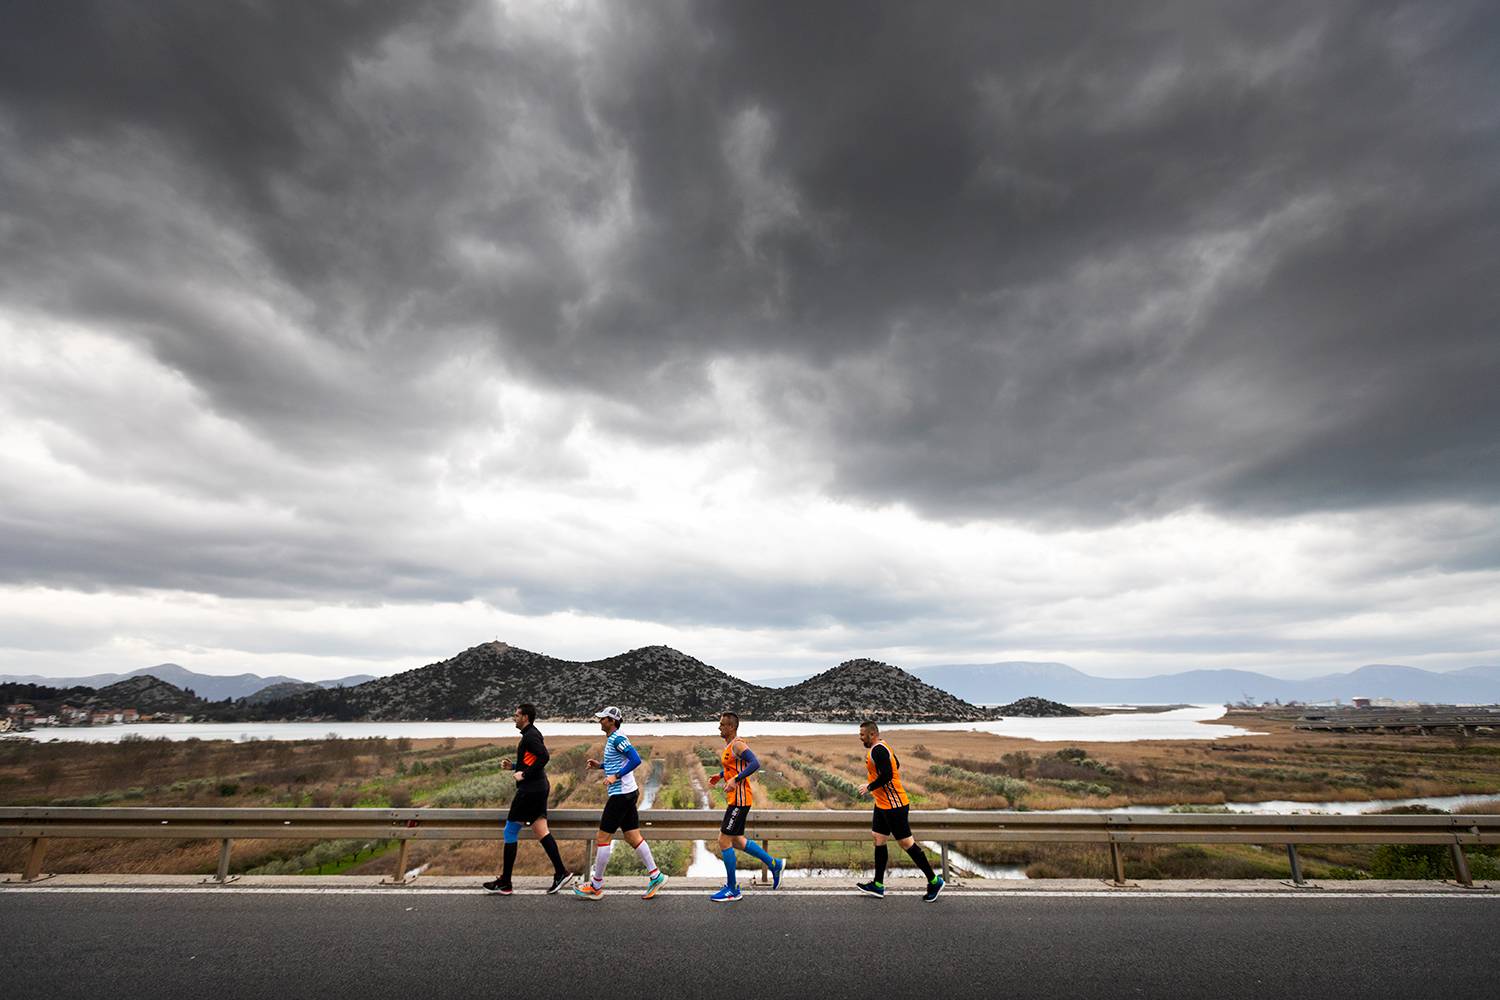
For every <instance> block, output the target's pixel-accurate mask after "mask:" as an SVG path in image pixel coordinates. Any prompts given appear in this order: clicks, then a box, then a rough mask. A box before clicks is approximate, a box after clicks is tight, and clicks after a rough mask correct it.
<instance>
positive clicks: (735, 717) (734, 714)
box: [719, 712, 740, 729]
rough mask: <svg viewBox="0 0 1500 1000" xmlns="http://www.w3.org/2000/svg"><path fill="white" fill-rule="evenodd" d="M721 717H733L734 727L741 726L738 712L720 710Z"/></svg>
mask: <svg viewBox="0 0 1500 1000" xmlns="http://www.w3.org/2000/svg"><path fill="white" fill-rule="evenodd" d="M719 718H721V719H733V720H734V728H736V729H738V728H740V716H739V713H738V712H720V713H719Z"/></svg>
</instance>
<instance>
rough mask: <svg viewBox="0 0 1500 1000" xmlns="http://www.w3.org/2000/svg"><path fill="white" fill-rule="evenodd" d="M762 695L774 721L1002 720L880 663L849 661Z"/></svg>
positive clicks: (764, 713) (765, 713)
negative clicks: (800, 681) (803, 719)
mask: <svg viewBox="0 0 1500 1000" xmlns="http://www.w3.org/2000/svg"><path fill="white" fill-rule="evenodd" d="M761 690H762V691H765V692H767V694H766V695H765V696H764V699H765V700H764V701H761V702H758V703H757V707H758V708H759V712H758V713H757V714H758V716H759V717H761V718H769V719H802V718H806V719H819V720H827V721H830V722H833V721H840V722H844V721H847V722H857V721H860V720H861V719H874V720H875V721H877V722H978V721H981V720H984V719H993V718H996V717H997V713H995V712H992V711H989V710H987V709H983V708H980V707H978V706H977V705H971V704H969V703H968V702H966V701H961V700H959V699H958V698H955V697H953V695H951V694H949V693H948V692H946V691H942V690H939V689H938V688H935V687H933V686H932V685H931V684H924V683H923V682H921V681H919V680H917V679H916V678H915V677H913V676H912V675H911V674H909V673H907V672H906V671H905V670H902V669H901V668H900V667H893V666H891V665H890V664H889V663H881V662H879V661H877V660H847V661H845V662H844V663H840V664H839V665H838V666H836V667H834V668H833V669H832V670H825V671H823V673H821V674H818V675H816V676H814V677H810V678H808V679H807V680H805V681H803V682H802V683H801V684H793V685H792V686H790V687H785V688H762V689H761Z"/></svg>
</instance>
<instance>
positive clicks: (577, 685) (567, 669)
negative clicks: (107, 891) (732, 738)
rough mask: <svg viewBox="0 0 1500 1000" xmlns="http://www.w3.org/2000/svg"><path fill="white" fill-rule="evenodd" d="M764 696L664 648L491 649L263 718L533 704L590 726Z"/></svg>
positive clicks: (396, 714) (686, 714)
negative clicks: (599, 652)
mask: <svg viewBox="0 0 1500 1000" xmlns="http://www.w3.org/2000/svg"><path fill="white" fill-rule="evenodd" d="M764 690H766V689H763V688H759V687H757V686H755V685H753V684H750V683H748V682H747V681H742V680H740V679H739V678H737V677H732V676H730V675H729V674H726V673H724V672H723V671H722V670H718V669H716V668H714V667H710V666H709V665H708V664H706V663H703V662H702V661H700V660H696V659H694V658H693V657H691V656H688V655H687V654H686V653H681V652H678V651H677V650H675V649H670V648H668V647H666V646H647V647H644V648H642V649H634V650H631V651H630V652H628V653H622V654H620V655H618V656H611V657H609V658H607V659H603V660H591V661H588V662H580V661H576V660H560V659H557V658H555V657H551V656H546V655H544V654H542V653H533V652H530V651H529V650H524V649H517V648H516V647H514V646H508V645H506V644H505V643H503V642H487V643H484V644H482V645H479V646H475V647H473V648H471V649H466V650H464V651H463V652H462V653H459V654H458V655H457V656H455V657H452V658H451V659H448V660H443V661H442V662H440V663H433V664H429V665H428V666H425V667H419V668H417V669H415V670H408V671H406V672H404V673H400V674H394V675H392V676H390V677H381V678H377V679H375V680H373V681H368V682H366V683H364V684H359V685H357V686H355V687H352V688H345V689H341V690H333V691H328V690H323V691H309V692H303V693H299V694H296V695H293V696H292V697H290V698H284V699H280V700H277V701H274V702H271V703H270V704H268V705H266V706H264V710H265V712H266V714H267V715H268V716H280V717H292V718H296V717H303V716H307V715H320V714H327V715H335V716H338V717H341V718H371V719H389V720H397V719H492V718H495V717H497V716H505V715H509V714H510V713H511V712H512V711H513V710H514V709H515V706H516V705H517V703H519V702H522V701H530V702H533V703H535V705H536V706H537V710H538V712H539V713H540V714H541V716H542V717H543V718H552V719H557V718H591V717H592V716H593V714H594V713H595V712H597V711H598V710H599V709H600V708H602V707H603V706H604V705H606V704H609V705H618V706H619V707H620V709H621V710H622V711H623V712H625V713H626V715H627V716H628V717H630V718H634V719H701V718H703V717H704V716H706V715H710V714H713V713H715V712H718V711H720V710H721V709H722V708H723V707H725V706H728V705H740V704H745V703H746V702H748V701H750V700H752V699H753V698H754V697H755V696H756V694H757V693H759V692H761V691H764Z"/></svg>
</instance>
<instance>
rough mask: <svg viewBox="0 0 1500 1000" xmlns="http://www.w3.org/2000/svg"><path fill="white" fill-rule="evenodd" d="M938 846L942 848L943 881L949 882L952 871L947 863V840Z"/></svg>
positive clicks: (951, 879) (951, 877)
mask: <svg viewBox="0 0 1500 1000" xmlns="http://www.w3.org/2000/svg"><path fill="white" fill-rule="evenodd" d="M938 846H939V847H940V848H942V851H943V881H944V882H951V881H953V871H952V868H951V866H950V865H949V864H948V842H947V841H946V840H945V841H943V842H942V843H941V844H939V845H938Z"/></svg>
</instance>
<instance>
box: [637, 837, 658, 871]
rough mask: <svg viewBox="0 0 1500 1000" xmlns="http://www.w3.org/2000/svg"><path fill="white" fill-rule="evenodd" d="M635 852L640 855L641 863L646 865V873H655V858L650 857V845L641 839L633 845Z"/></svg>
mask: <svg viewBox="0 0 1500 1000" xmlns="http://www.w3.org/2000/svg"><path fill="white" fill-rule="evenodd" d="M635 853H636V855H637V856H638V857H640V859H641V864H643V865H645V866H646V875H647V876H648V877H654V876H655V875H656V859H655V858H653V857H651V845H650V844H648V843H646V842H645V841H644V840H643V841H641V842H640V843H639V844H636V845H635Z"/></svg>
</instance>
